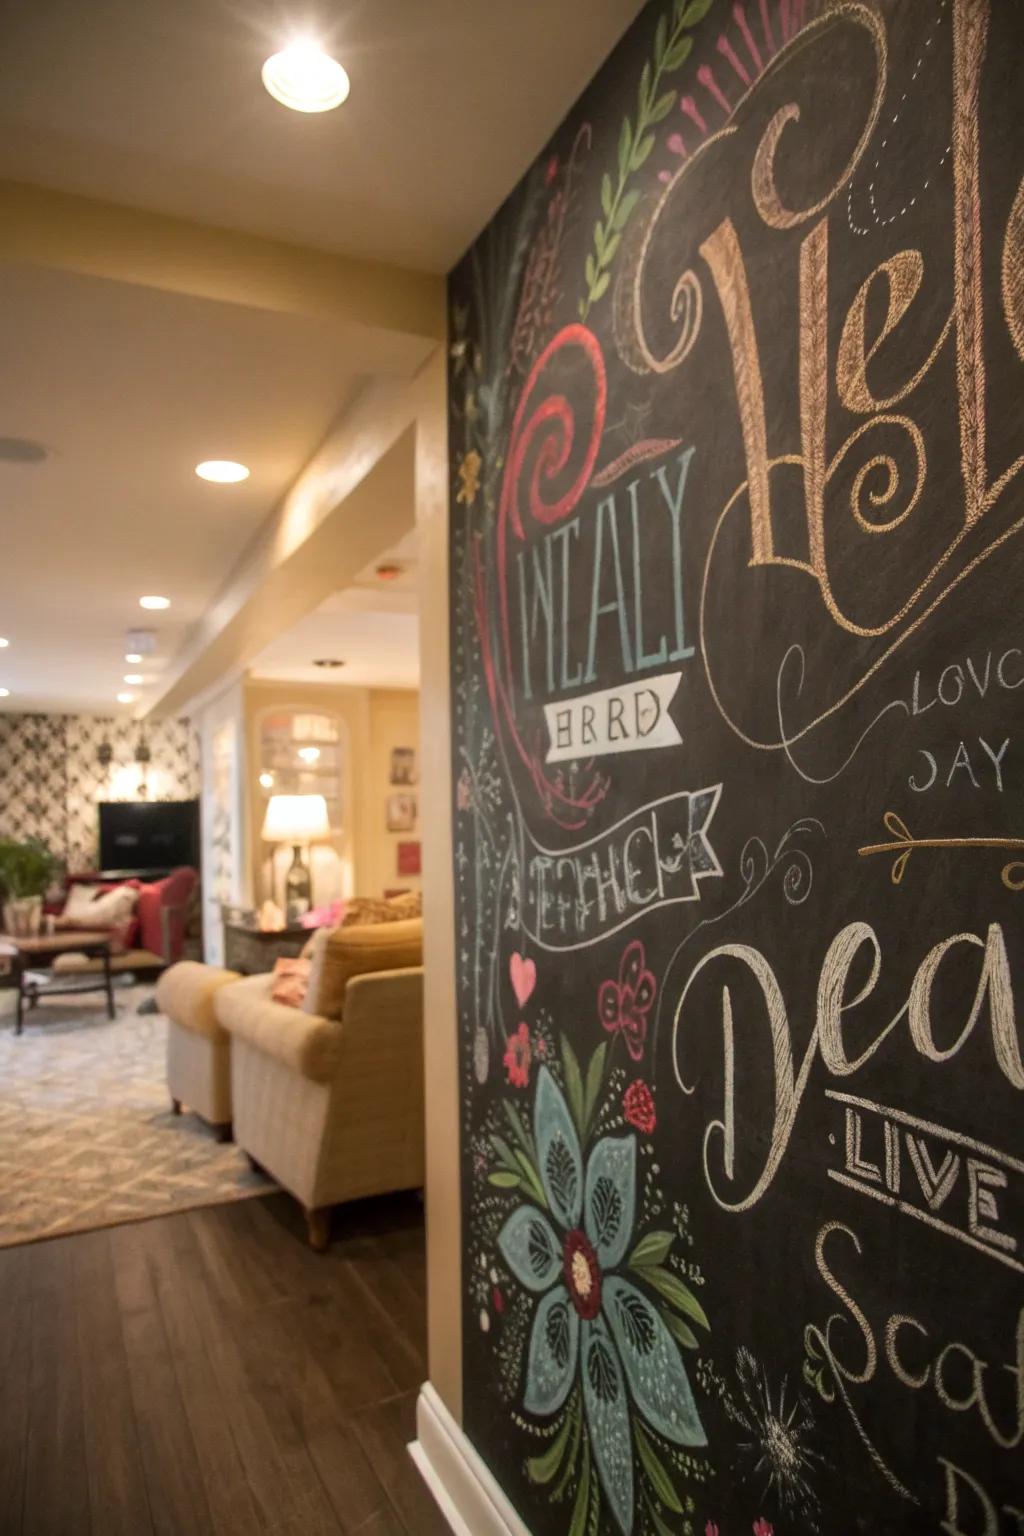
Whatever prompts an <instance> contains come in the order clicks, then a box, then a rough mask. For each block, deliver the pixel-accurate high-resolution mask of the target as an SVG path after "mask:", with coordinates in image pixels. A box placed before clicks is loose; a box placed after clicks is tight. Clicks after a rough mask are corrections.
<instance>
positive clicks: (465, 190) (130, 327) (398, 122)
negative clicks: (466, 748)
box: [0, 0, 640, 711]
mask: <svg viewBox="0 0 1024 1536" xmlns="http://www.w3.org/2000/svg"><path fill="white" fill-rule="evenodd" d="M639 9H640V0H333V3H332V4H330V5H328V4H327V0H0V178H4V177H6V178H9V179H12V180H16V181H21V182H29V183H37V184H39V185H41V186H44V187H51V188H56V189H58V190H64V191H69V192H75V193H79V194H83V195H86V196H92V197H97V198H102V199H105V200H108V201H110V202H113V203H124V204H128V205H132V206H137V207H140V208H146V209H150V210H153V211H155V212H158V213H166V214H172V215H177V216H180V217H185V218H189V219H192V220H195V221H198V222H200V223H207V224H212V225H220V226H224V227H226V228H231V229H235V230H238V231H241V232H248V233H252V234H255V235H266V236H271V237H276V238H280V239H283V240H287V241H289V242H292V243H294V244H295V245H298V246H302V245H308V246H317V247H323V248H326V249H331V250H337V251H340V252H346V253H351V254H356V255H368V256H374V257H379V258H381V259H384V260H387V261H390V262H393V263H397V264H406V265H410V266H415V267H419V268H421V269H428V270H431V269H432V270H436V271H444V270H446V269H447V268H448V267H450V266H451V264H452V263H453V262H454V261H455V260H456V258H457V257H458V256H459V255H460V254H461V253H462V251H463V250H464V249H465V247H466V246H467V245H468V244H469V242H470V241H471V240H472V239H473V238H474V236H475V235H476V233H477V232H478V231H479V229H480V228H482V226H483V225H484V224H485V223H486V222H487V220H488V219H489V217H490V216H491V214H492V213H493V211H494V210H495V209H496V208H497V206H498V205H499V204H500V202H501V201H502V199H503V198H504V197H505V195H506V194H507V193H508V191H509V190H510V189H511V187H512V186H513V185H514V184H515V183H516V181H517V180H518V179H519V177H520V176H521V175H522V173H523V171H524V170H525V169H526V167H527V165H528V164H529V163H530V161H531V159H532V158H533V157H534V156H535V155H536V153H537V152H538V151H539V150H540V148H541V147H542V146H543V144H544V142H545V140H546V139H547V137H548V136H549V134H550V133H551V132H552V131H553V129H554V128H555V127H556V125H557V123H558V122H559V120H560V119H561V117H562V116H563V114H564V113H565V111H566V110H567V109H568V107H569V106H570V104H571V102H572V101H573V99H574V98H575V96H576V95H577V94H578V92H579V91H580V90H581V89H582V87H583V86H584V85H585V84H586V82H587V81H588V80H589V79H590V77H591V76H592V74H593V73H594V71H595V70H596V69H597V67H598V66H599V64H600V62H601V60H602V59H603V58H604V57H605V55H606V54H607V53H608V51H609V50H610V49H611V47H612V46H613V45H614V43H615V41H616V40H617V38H618V36H619V35H620V34H621V32H622V31H623V30H624V28H625V27H626V26H627V25H628V23H629V21H630V20H631V19H632V18H633V16H634V15H635V14H636V13H637V12H638V11H639ZM318 13H319V18H320V19H319V23H318V19H317V17H318ZM296 23H298V24H299V26H300V28H301V29H302V30H308V31H313V32H319V34H320V36H321V37H322V38H323V40H324V42H325V43H326V44H327V45H328V46H330V47H331V48H332V49H333V50H334V51H335V52H336V53H337V54H338V55H339V56H340V57H341V58H342V60H343V62H344V63H345V64H346V66H347V68H348V69H349V72H350V74H351V77H352V95H351V97H350V99H349V101H348V102H347V103H346V104H345V106H344V107H342V108H341V109H340V110H339V111H337V112H333V113H328V114H326V115H325V116H323V117H311V116H306V115H303V114H299V113H290V112H288V111H287V110H286V109H285V108H283V107H281V106H279V105H278V104H277V103H276V102H274V101H272V100H271V99H270V97H268V96H267V95H266V93H265V92H264V90H263V88H262V86H261V84H260V80H259V70H260V65H261V63H262V62H263V60H264V58H265V57H266V56H267V54H269V53H270V52H272V51H273V50H274V49H275V48H276V47H278V46H280V45H281V43H282V42H284V41H285V40H286V39H287V37H288V35H289V33H291V32H292V31H293V30H294V28H295V26H296ZM350 344H351V337H349V338H347V339H346V337H345V336H343V335H342V333H341V331H340V330H337V331H336V330H334V329H332V327H331V326H330V325H329V324H325V323H324V322H323V321H322V320H317V321H308V322H307V321H305V320H303V319H301V318H296V317H293V316H289V317H285V316H284V315H278V314H275V313H271V312H267V311H256V310H251V309H248V308H245V307H243V306H240V305H239V306H236V305H226V304H218V303H212V302H209V301H207V300H203V299H199V298H193V297H187V296H185V295H180V294H173V293H169V292H167V291H164V290H161V289H157V288H150V287H146V286H134V285H129V284H118V283H113V282H109V281H106V280H104V279H99V278H94V277H86V276H81V275H77V274H76V273H73V272H70V271H67V272H64V271H49V270H42V269H37V268H23V269H22V268H17V267H12V266H4V265H0V439H2V438H15V437H24V438H29V439H34V440H36V441H38V442H40V443H42V444H44V445H45V447H46V448H47V450H48V457H47V458H46V460H45V461H44V462H43V463H40V464H35V465H32V464H11V463H9V462H4V461H3V460H2V459H0V635H7V636H9V638H10V640H11V642H12V643H11V647H10V649H9V650H6V651H0V687H6V688H9V689H10V690H11V696H10V697H9V698H8V699H6V700H3V701H0V708H2V709H4V710H7V711H15V710H34V709H38V710H72V711H74V710H83V711H87V710H101V709H102V710H106V709H113V708H117V707H118V706H117V705H116V704H115V702H114V698H115V695H116V693H117V692H118V691H119V689H121V688H122V687H123V686H124V685H123V683H122V677H123V674H124V672H125V671H127V670H135V669H132V668H128V667H126V666H125V664H124V661H123V652H124V646H123V643H122V636H123V634H124V631H125V630H126V629H127V628H129V627H130V626H132V625H134V624H138V623H139V622H140V619H141V620H142V622H144V623H149V622H152V624H153V627H154V628H156V629H157V630H158V633H159V652H158V657H157V660H156V662H155V663H154V664H153V665H154V667H155V666H159V665H160V664H161V662H162V664H164V665H166V664H167V663H168V661H169V660H170V658H171V656H172V655H173V654H174V653H175V651H176V650H177V649H179V648H180V646H181V645H182V643H183V641H184V639H185V636H186V633H187V631H188V630H189V628H190V627H191V626H192V625H193V624H194V623H195V622H196V621H197V620H198V619H199V617H200V616H201V615H202V614H203V613H204V611H205V610H206V609H207V608H208V607H209V605H210V603H211V602H212V600H213V598H214V597H215V595H216V594H217V592H218V591H219V590H220V589H221V588H222V587H223V586H224V584H225V582H226V581H227V579H228V577H229V576H230V574H231V571H232V569H233V567H234V566H235V565H236V563H237V562H238V561H239V559H240V557H241V556H242V554H243V552H244V550H245V549H246V546H247V545H248V544H249V543H250V541H251V540H252V539H253V537H254V536H255V535H256V533H257V531H258V529H259V528H260V526H261V525H262V524H263V523H264V521H265V519H266V518H267V517H268V516H269V515H270V513H271V512H272V510H273V509H274V507H275V505H276V504H277V502H278V501H279V500H280V498H281V496H282V494H283V493H284V492H285V491H286V489H287V488H288V486H289V485H290V484H291V482H292V481H293V480H294V478H295V477H296V476H297V474H298V473H299V471H300V470H301V469H302V468H303V466H304V465H305V464H306V462H307V461H308V460H309V459H310V457H311V456H312V454H313V453H314V451H315V450H316V448H317V446H318V445H319V443H320V442H321V440H322V438H323V437H324V435H325V433H326V431H327V429H328V427H329V426H330V424H331V423H332V422H333V421H334V420H335V419H336V418H337V416H338V415H339V413H340V412H341V410H342V409H343V407H344V405H345V403H346V402H347V401H348V400H349V399H350V398H351V396H352V394H353V392H354V390H355V388H356V387H357V385H358V380H357V378H356V377H355V373H354V370H355V368H356V367H357V366H359V367H362V368H363V369H364V370H368V369H371V368H372V369H374V370H375V371H377V370H384V369H386V368H388V367H390V366H391V365H392V364H393V363H394V359H392V360H391V363H390V364H389V363H388V362H387V360H386V358H385V357H384V354H383V353H382V352H381V351H380V346H379V345H378V343H377V342H374V346H375V347H376V348H377V350H376V351H373V350H372V349H371V350H370V351H369V352H367V351H365V350H364V352H363V353H362V355H361V359H360V361H359V363H358V364H357V363H356V362H355V361H354V360H352V359H353V354H352V353H351V351H348V352H347V351H346V348H347V346H350ZM346 358H348V359H349V360H348V361H346ZM405 362H406V363H407V362H408V358H406V359H405ZM403 366H404V364H403ZM208 457H231V458H238V459H241V460H242V461H243V462H245V463H247V464H249V465H250V466H251V467H252V470H253V474H252V478H251V479H250V480H249V481H247V482H246V483H245V484H244V485H241V486H235V487H217V486H209V485H205V484H203V483H202V482H200V481H198V480H197V479H196V478H195V476H194V474H193V467H194V465H195V464H196V462H197V461H198V460H200V459H202V458H208ZM154 590H155V591H157V592H161V593H164V594H166V595H167V596H169V597H170V598H171V599H172V600H173V607H172V608H171V610H170V613H169V614H168V615H166V616H161V615H155V616H154V617H153V618H152V620H150V619H149V618H148V616H144V615H142V614H141V612H140V610H139V608H138V606H137V602H138V598H139V596H140V595H141V594H142V593H143V592H147V591H154ZM397 600H398V599H397V597H396V594H395V593H394V592H392V593H391V596H390V597H389V598H388V599H387V602H388V603H390V604H392V605H393V604H394V603H395V602H396V601H397ZM338 601H339V603H340V606H339V607H338V608H337V610H336V611H335V612H334V614H333V615H331V614H328V615H326V617H327V618H332V617H333V619H334V620H335V621H336V622H337V623H338V624H339V625H340V627H339V628H338V629H337V630H336V631H335V636H336V646H333V647H332V646H325V644H324V640H325V639H326V635H325V636H324V638H323V639H321V638H320V636H319V634H318V633H317V631H316V630H315V627H314V628H313V629H311V630H310V632H309V634H308V635H305V636H302V637H300V639H299V640H298V641H296V645H297V646H298V649H297V650H296V651H294V652H292V651H289V652H288V654H287V656H286V657H285V659H284V661H283V662H281V661H280V658H279V659H278V662H275V661H274V660H273V658H271V660H270V661H267V662H266V665H268V666H274V665H278V664H280V665H285V666H289V667H292V666H295V665H297V664H298V662H297V657H298V656H299V654H300V652H301V654H303V655H306V656H311V655H312V653H313V652H318V651H323V650H324V649H328V650H331V649H336V648H339V647H340V649H341V652H342V653H343V654H345V655H346V659H347V660H348V661H349V668H346V680H347V681H356V680H357V679H361V678H362V679H365V680H367V681H369V682H372V683H374V684H376V685H378V686H387V685H393V686H398V685H402V686H405V685H408V684H409V683H410V682H414V681H415V669H416V661H415V655H414V645H413V637H414V632H415V621H414V618H413V616H412V615H411V614H410V613H408V612H407V611H405V610H402V611H398V612H396V611H394V609H393V608H392V609H389V610H386V612H385V614H384V615H382V614H381V612H379V611H378V612H376V613H374V614H371V615H370V616H369V618H368V626H369V627H367V628H364V629H361V630H358V632H357V629H356V627H355V623H356V619H357V618H358V617H359V614H360V613H361V610H360V609H359V608H358V604H359V603H360V602H363V603H365V599H359V598H357V599H355V600H354V601H355V603H356V607H353V606H352V604H353V599H351V598H350V597H348V598H345V599H343V600H342V599H339V600H338ZM324 617H325V616H324V615H319V616H314V617H313V618H311V619H310V620H309V621H308V623H309V624H310V625H311V626H315V625H316V624H318V623H320V622H321V620H322V619H323V618H324ZM282 644H284V642H282ZM141 670H148V668H144V669H141ZM267 675H272V674H267ZM314 675H315V676H316V677H317V678H320V679H322V677H323V676H324V675H325V674H323V673H321V672H316V673H315V674H314ZM138 702H139V706H141V707H144V706H145V702H146V693H145V690H143V691H142V693H141V696H140V698H139V701H138Z"/></svg>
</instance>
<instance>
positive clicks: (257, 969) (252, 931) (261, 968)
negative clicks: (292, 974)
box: [224, 922, 316, 976]
mask: <svg viewBox="0 0 1024 1536" xmlns="http://www.w3.org/2000/svg"><path fill="white" fill-rule="evenodd" d="M315 932H316V929H315V928H303V927H301V926H298V925H296V926H295V927H291V928H276V929H272V930H270V931H269V932H267V931H264V930H263V929H262V928H256V927H254V926H251V925H250V924H248V923H231V922H225V924H224V964H225V966H226V967H227V969H228V970H229V971H240V972H241V973H242V975H243V976H258V975H261V974H262V973H263V972H265V971H272V970H273V969H274V962H275V960H296V959H298V957H299V955H300V954H301V953H302V950H303V948H304V947H305V945H306V943H307V942H308V941H309V940H310V939H311V938H312V937H313V934H314V933H315Z"/></svg>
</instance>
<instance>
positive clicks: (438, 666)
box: [415, 351, 462, 1422]
mask: <svg viewBox="0 0 1024 1536" xmlns="http://www.w3.org/2000/svg"><path fill="white" fill-rule="evenodd" d="M446 384H447V379H446V373H445V356H444V353H443V352H441V351H438V352H437V353H436V354H435V355H434V357H433V358H432V359H431V361H430V362H429V363H427V364H425V365H424V367H423V368H422V370H421V371H420V373H419V374H418V375H417V377H416V381H415V389H416V397H415V412H416V527H417V531H418V534H419V567H420V744H421V745H420V760H421V767H420V783H421V794H422V799H423V805H424V806H425V807H427V808H428V810H427V814H426V815H424V817H423V876H424V878H423V916H424V926H423V940H424V965H425V972H424V1058H425V1062H424V1067H425V1072H426V1105H427V1112H426V1130H427V1197H426V1208H427V1347H428V1356H429V1366H430V1380H431V1382H432V1384H433V1386H434V1387H435V1388H436V1390H437V1392H438V1393H439V1395H440V1397H441V1398H442V1400H443V1402H444V1404H445V1406H446V1407H447V1408H448V1410H449V1412H450V1413H451V1414H452V1415H453V1416H454V1417H455V1418H456V1419H457V1420H458V1421H460V1422H461V1419H462V1206H461V1196H460V1185H459V1038H458V1013H457V1010H456V1006H455V896H454V890H453V873H452V813H451V782H452V781H451V678H450V673H449V657H448V424H447V390H446Z"/></svg>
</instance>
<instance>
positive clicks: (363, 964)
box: [303, 918, 423, 1019]
mask: <svg viewBox="0 0 1024 1536" xmlns="http://www.w3.org/2000/svg"><path fill="white" fill-rule="evenodd" d="M422 964H423V923H422V922H421V921H420V919H419V918H409V919H406V920H401V919H400V920H398V921H395V922H389V923H368V924H366V925H365V926H364V927H362V928H348V927H341V928H321V930H320V932H319V933H318V934H317V936H316V938H315V939H314V941H313V964H312V967H311V969H310V974H309V986H308V987H307V989H306V1001H305V1003H304V1005H303V1006H304V1008H305V1011H306V1012H307V1013H316V1014H320V1015H321V1017H323V1018H325V1019H340V1018H341V1017H342V1013H343V1009H344V1006H345V988H346V987H347V986H348V984H349V982H350V981H351V980H352V977H353V976H365V975H366V974H367V972H369V971H404V970H408V969H409V968H410V967H411V966H415V965H422Z"/></svg>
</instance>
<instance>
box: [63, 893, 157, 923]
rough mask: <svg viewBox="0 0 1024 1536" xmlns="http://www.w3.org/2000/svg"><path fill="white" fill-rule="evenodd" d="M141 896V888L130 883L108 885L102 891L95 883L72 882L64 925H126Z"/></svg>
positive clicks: (64, 912) (65, 905) (64, 913)
mask: <svg viewBox="0 0 1024 1536" xmlns="http://www.w3.org/2000/svg"><path fill="white" fill-rule="evenodd" d="M138 899H139V893H138V891H137V890H136V889H135V887H134V886H130V885H115V886H113V887H110V886H108V887H106V888H101V889H100V890H99V893H98V894H97V888H96V886H94V885H72V886H71V887H70V889H69V890H68V897H67V901H66V902H65V903H64V911H63V912H62V913H61V916H60V926H61V927H62V928H125V926H126V925H127V924H129V923H130V921H131V918H132V916H133V915H134V912H135V906H136V903H137V902H138Z"/></svg>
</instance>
